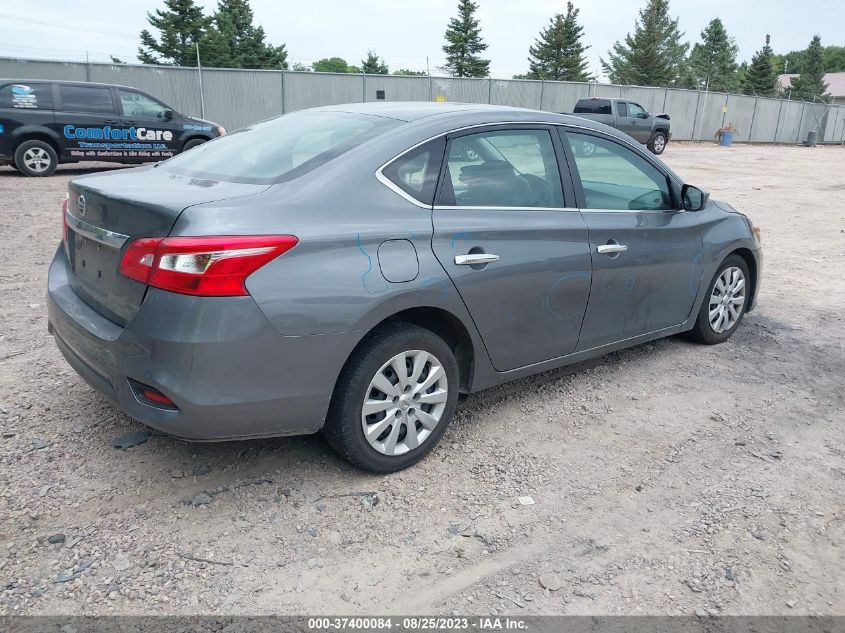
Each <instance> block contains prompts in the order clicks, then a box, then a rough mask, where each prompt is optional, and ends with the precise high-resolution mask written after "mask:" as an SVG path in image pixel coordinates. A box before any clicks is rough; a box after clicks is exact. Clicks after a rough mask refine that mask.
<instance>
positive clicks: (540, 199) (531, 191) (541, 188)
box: [517, 174, 549, 207]
mask: <svg viewBox="0 0 845 633" xmlns="http://www.w3.org/2000/svg"><path fill="white" fill-rule="evenodd" d="M517 178H520V179H521V180H523V181H525V184H527V185H528V201H527V203H526V204H525V206H527V207H545V206H548V201H549V185H548V184H547V183H546V181H545V180H543V179H542V178H540V177H539V176H535V175H534V174H519V175H518V176H517Z"/></svg>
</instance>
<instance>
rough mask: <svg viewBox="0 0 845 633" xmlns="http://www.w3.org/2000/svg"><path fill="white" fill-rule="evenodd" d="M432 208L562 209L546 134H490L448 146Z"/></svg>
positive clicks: (555, 166)
mask: <svg viewBox="0 0 845 633" xmlns="http://www.w3.org/2000/svg"><path fill="white" fill-rule="evenodd" d="M448 161H449V162H448V165H447V168H446V174H445V178H444V182H443V188H442V194H441V196H440V201H439V203H438V204H441V205H444V206H461V207H546V208H548V207H552V208H560V207H563V191H562V189H561V184H560V171H559V168H558V163H557V158H556V157H555V151H554V146H553V144H552V139H551V136H550V134H549V132H548V131H547V130H495V131H491V132H479V133H478V134H467V135H466V136H460V137H458V138H455V139H453V140H452V141H451V142H450V143H449V157H448Z"/></svg>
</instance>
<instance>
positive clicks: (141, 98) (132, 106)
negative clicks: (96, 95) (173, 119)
mask: <svg viewBox="0 0 845 633" xmlns="http://www.w3.org/2000/svg"><path fill="white" fill-rule="evenodd" d="M118 94H119V95H120V106H121V107H122V108H123V114H124V115H125V116H143V117H152V118H156V119H163V118H164V113H165V111H166V110H167V106H165V105H164V104H161V103H159V102H158V101H156V100H155V99H152V98H150V97H148V96H147V95H142V94H141V93H140V92H132V91H131V90H119V91H118Z"/></svg>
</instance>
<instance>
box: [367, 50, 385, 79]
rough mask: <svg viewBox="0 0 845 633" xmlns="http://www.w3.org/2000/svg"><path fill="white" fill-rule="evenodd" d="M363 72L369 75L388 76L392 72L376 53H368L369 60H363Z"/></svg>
mask: <svg viewBox="0 0 845 633" xmlns="http://www.w3.org/2000/svg"><path fill="white" fill-rule="evenodd" d="M361 71H362V72H363V73H366V74H367V75H387V74H389V72H390V71H389V70H388V68H387V64H385V63H384V60H383V59H381V58H380V57H379V56H378V55H376V53H375V51H367V58H366V59H362V60H361Z"/></svg>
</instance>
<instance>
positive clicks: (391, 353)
mask: <svg viewBox="0 0 845 633" xmlns="http://www.w3.org/2000/svg"><path fill="white" fill-rule="evenodd" d="M401 372H405V374H404V375H401ZM458 385H459V380H458V365H457V362H456V361H455V356H454V354H453V353H452V350H451V348H450V347H449V346H448V345H447V344H446V342H445V341H444V340H443V339H441V338H440V337H439V336H437V335H436V334H434V333H433V332H431V331H430V330H426V329H424V328H421V327H418V326H416V325H411V324H409V323H404V322H395V323H387V324H385V325H383V326H381V327H379V328H378V329H376V330H374V331H373V332H371V333H370V334H368V335H367V337H366V338H365V339H364V340H363V341H362V342H361V343H360V344H359V345H358V347H357V348H356V349H355V351H354V352H353V353H352V356H351V357H350V358H349V360H348V361H347V363H346V365H345V366H344V368H343V370H342V371H341V373H340V376H339V377H338V380H337V385H336V387H335V392H334V394H333V396H332V401H331V405H330V406H329V413H328V416H327V417H326V424H325V426H324V427H323V435H324V436H325V438H326V439H327V440H328V442H329V444H331V445H332V447H333V448H334V449H335V450H336V451H337V452H338V453H339V454H340V455H341V456H342V457H344V458H345V459H347V460H349V461H350V462H352V463H353V464H355V465H356V466H358V467H359V468H363V469H364V470H369V471H371V472H375V473H389V472H395V471H397V470H402V469H403V468H408V467H409V466H411V465H413V464H415V463H417V462H418V461H419V460H421V459H422V458H423V457H425V456H426V455H427V454H428V453H429V451H431V449H433V448H434V447H435V446H436V445H437V443H438V442H439V441H440V438H441V437H442V436H443V433H444V432H445V431H446V427H447V426H448V425H449V421H450V420H451V418H452V414H453V413H454V412H455V407H456V405H457V401H458ZM365 401H366V405H367V406H366V410H365ZM381 403H384V404H381ZM365 428H366V429H367V431H365ZM412 433H413V435H411V434H412Z"/></svg>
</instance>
